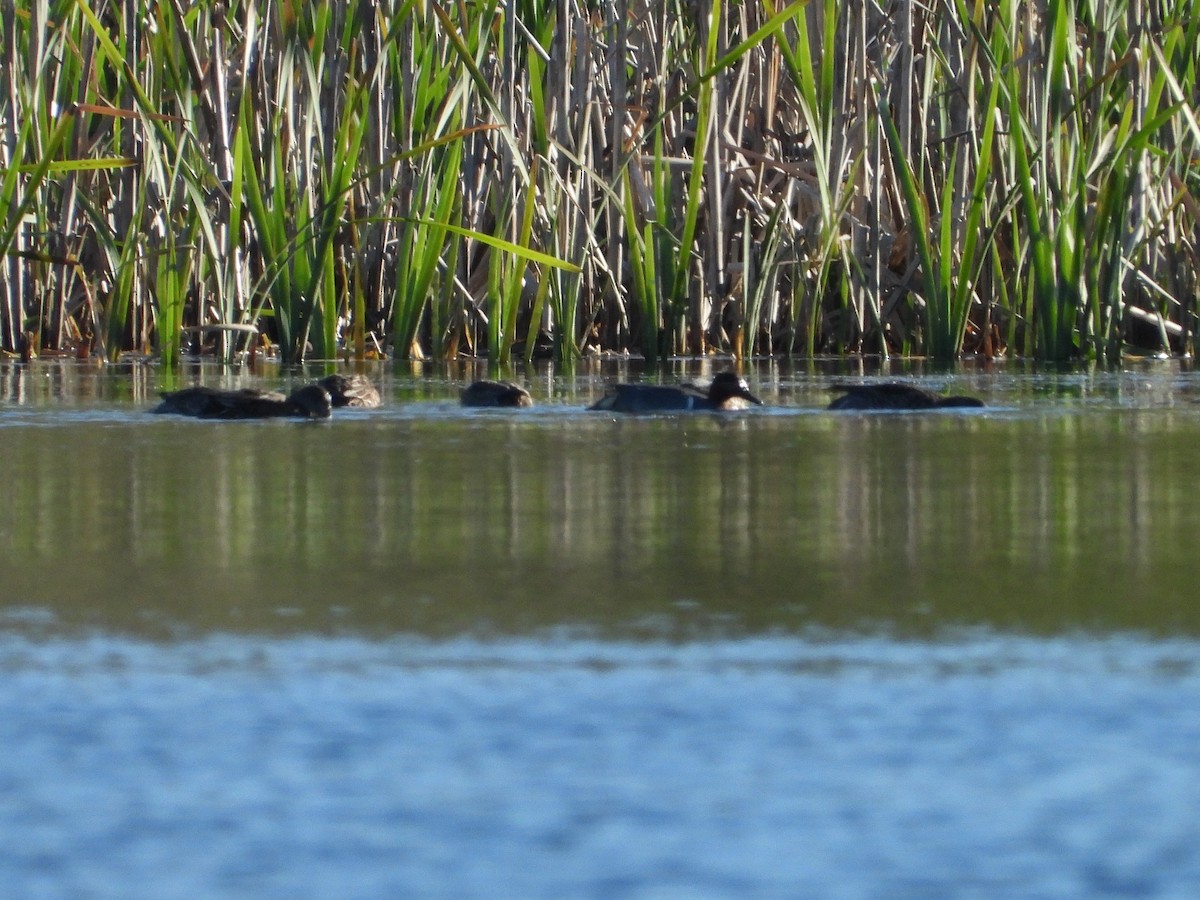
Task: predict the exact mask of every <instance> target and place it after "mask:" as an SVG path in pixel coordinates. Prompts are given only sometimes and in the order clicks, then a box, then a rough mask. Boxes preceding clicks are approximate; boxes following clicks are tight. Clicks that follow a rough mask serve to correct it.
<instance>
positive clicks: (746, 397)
mask: <svg viewBox="0 0 1200 900" xmlns="http://www.w3.org/2000/svg"><path fill="white" fill-rule="evenodd" d="M741 396H742V399H743V400H747V401H749V402H750V403H753V404H754V405H755V406H762V405H763V402H762V401H761V400H759V399H758V398H757V397H755V396H754V395H753V394H752V393H750V392H749V391H742V392H741Z"/></svg>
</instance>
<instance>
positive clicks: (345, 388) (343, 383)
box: [317, 375, 379, 409]
mask: <svg viewBox="0 0 1200 900" xmlns="http://www.w3.org/2000/svg"><path fill="white" fill-rule="evenodd" d="M317 384H319V385H320V386H321V387H323V388H325V390H327V391H328V392H329V399H330V400H331V401H332V403H333V405H334V406H335V407H338V406H357V407H361V408H363V409H374V408H375V407H377V406H378V405H379V391H378V389H377V388H376V387H375V385H373V384H372V383H371V379H369V378H366V377H364V376H362V375H327V376H326V377H325V378H322V379H321V380H320V381H318V382H317Z"/></svg>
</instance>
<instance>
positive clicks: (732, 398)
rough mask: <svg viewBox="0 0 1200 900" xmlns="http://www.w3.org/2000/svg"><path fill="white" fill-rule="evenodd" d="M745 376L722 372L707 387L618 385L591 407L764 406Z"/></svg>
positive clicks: (638, 409) (660, 409)
mask: <svg viewBox="0 0 1200 900" xmlns="http://www.w3.org/2000/svg"><path fill="white" fill-rule="evenodd" d="M762 405H763V403H762V401H761V400H759V399H758V398H757V397H755V396H754V395H753V394H752V393H750V387H749V385H747V384H746V379H744V378H742V377H741V376H739V375H738V374H737V373H736V372H720V373H718V374H717V375H716V376H715V377H714V378H713V380H712V382H711V383H710V384H709V386H708V388H707V389H703V388H699V387H697V386H696V385H694V384H682V385H680V386H679V387H661V386H659V385H656V384H618V385H614V386H613V387H611V388H609V390H608V393H607V394H605V395H604V396H603V397H601V398H600V399H599V400H597V401H596V402H595V403H593V404H592V405H591V406H589V407H588V409H596V410H607V411H609V412H674V411H677V410H679V411H682V410H716V411H730V410H738V409H749V408H750V407H751V406H762Z"/></svg>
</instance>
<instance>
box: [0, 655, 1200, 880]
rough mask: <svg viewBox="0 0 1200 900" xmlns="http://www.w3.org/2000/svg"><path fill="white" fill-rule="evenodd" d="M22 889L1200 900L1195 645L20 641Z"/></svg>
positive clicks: (2, 870)
mask: <svg viewBox="0 0 1200 900" xmlns="http://www.w3.org/2000/svg"><path fill="white" fill-rule="evenodd" d="M0 685H2V688H0V746H3V747H4V748H5V752H4V754H3V756H0V895H3V896H5V897H29V898H35V897H98V898H101V897H155V898H169V897H197V896H238V897H242V896H254V897H280V898H283V897H288V898H296V897H335V896H336V897H344V898H352V897H364V898H365V897H385V896H388V897H400V896H428V897H473V896H488V897H493V896H510V897H565V896H573V897H663V896H671V897H675V896H683V897H692V896H696V897H700V896H703V897H724V896H728V897H735V896H736V897H785V896H809V897H885V896H886V897H895V896H903V897H907V896H913V897H917V896H919V897H963V896H973V897H989V896H996V897H999V896H1006V897H1011V896H1033V897H1096V896H1138V897H1144V896H1162V897H1172V896H1178V897H1192V896H1197V895H1200V858H1198V857H1197V855H1196V853H1195V848H1196V847H1197V846H1200V813H1198V812H1197V810H1200V759H1198V751H1197V747H1200V717H1198V716H1197V715H1196V714H1195V710H1196V709H1197V708H1198V707H1200V646H1197V644H1196V643H1194V642H1191V641H1184V640H1148V639H1143V638H1140V637H1137V636H1132V635H1130V636H1106V637H1089V636H1086V635H1080V636H1076V637H1056V638H1046V639H1037V638H1030V637H1008V636H1003V635H996V634H988V633H964V634H961V635H957V636H951V637H946V638H943V639H938V640H932V641H914V640H897V639H892V638H888V637H882V636H879V637H870V636H867V637H847V636H844V635H843V636H837V635H832V636H825V637H822V636H820V635H814V636H812V637H795V636H789V637H780V638H771V637H756V638H752V639H746V640H735V639H730V640H714V641H707V642H705V641H697V642H688V643H673V642H667V641H648V642H642V643H622V642H614V641H604V640H592V639H588V638H587V637H586V635H584V636H581V635H578V634H576V635H553V634H551V635H548V636H545V637H543V638H539V639H531V638H521V639H511V640H477V639H469V638H461V639H455V640H448V641H432V640H427V639H418V638H404V637H398V638H396V639H394V640H385V641H371V640H360V639H357V638H349V637H347V638H333V637H331V638H322V637H298V638H297V637H293V638H266V637H264V638H261V639H259V638H254V637H246V636H239V637H222V636H208V637H205V638H201V639H196V640H192V641H186V640H185V641H180V642H170V643H152V642H148V641H141V640H135V639H130V638H123V637H111V636H106V635H102V634H98V635H93V636H82V637H79V636H77V637H71V638H67V637H61V636H56V637H51V638H48V639H39V638H37V637H31V636H29V635H28V634H18V633H15V632H13V633H9V634H8V635H7V636H5V637H4V638H3V639H0Z"/></svg>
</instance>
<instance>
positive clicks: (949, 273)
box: [0, 0, 1200, 364]
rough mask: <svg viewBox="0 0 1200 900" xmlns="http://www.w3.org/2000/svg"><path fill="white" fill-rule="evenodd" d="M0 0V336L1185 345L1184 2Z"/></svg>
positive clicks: (743, 350) (251, 349)
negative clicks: (3, 81) (2, 76)
mask: <svg viewBox="0 0 1200 900" xmlns="http://www.w3.org/2000/svg"><path fill="white" fill-rule="evenodd" d="M0 22H2V25H3V28H2V34H3V44H2V45H0V65H2V66H3V70H4V71H7V72H9V73H11V78H10V80H9V82H8V85H7V87H6V88H5V89H4V90H3V92H2V93H0V345H2V348H3V350H5V351H7V352H9V353H24V354H25V355H29V356H31V355H34V354H38V353H41V354H79V355H85V354H96V355H101V356H104V357H106V358H110V359H115V358H117V357H118V356H120V355H121V354H123V353H136V354H157V355H159V356H160V357H161V358H162V359H163V361H164V362H166V363H168V364H173V363H175V362H177V361H178V360H179V359H180V357H181V355H183V354H187V353H206V354H214V355H216V356H217V357H218V358H221V359H227V360H234V359H235V358H238V357H240V356H242V355H243V354H258V353H263V354H268V353H269V354H275V355H278V356H279V358H281V359H282V360H283V361H284V362H299V361H301V360H303V359H304V358H306V357H308V358H315V359H328V358H333V357H337V356H349V357H354V358H358V359H362V358H364V357H368V356H394V357H436V358H453V357H455V356H458V355H474V356H484V355H486V356H488V357H489V358H491V359H494V360H496V361H498V362H501V363H504V362H508V361H509V360H510V359H519V358H524V359H526V360H529V359H531V358H533V356H534V355H541V354H552V355H553V356H555V357H556V358H558V359H559V360H561V361H563V362H570V361H571V360H573V359H575V358H577V357H578V356H580V355H581V354H590V353H598V352H606V351H616V352H624V351H629V352H633V353H639V354H642V355H644V356H646V357H648V358H651V359H653V358H655V357H658V356H662V355H688V354H704V353H710V352H726V353H732V354H735V355H739V356H740V355H766V354H807V355H816V354H826V353H878V354H885V355H886V354H911V355H925V356H929V357H932V358H934V359H938V360H948V359H951V358H953V357H955V356H958V355H960V354H963V353H979V354H985V355H993V356H995V355H1002V354H1013V355H1022V356H1033V357H1037V358H1042V359H1048V360H1063V359H1072V358H1108V359H1115V358H1119V357H1120V356H1121V355H1122V354H1123V353H1126V352H1129V351H1131V350H1136V351H1137V352H1142V351H1147V350H1149V351H1169V352H1180V353H1191V352H1192V351H1193V349H1194V334H1195V331H1196V325H1197V322H1196V305H1197V303H1196V302H1197V295H1198V291H1200V287H1198V285H1200V255H1198V253H1200V251H1198V248H1197V235H1198V233H1200V231H1198V228H1197V223H1198V220H1200V205H1198V203H1197V199H1196V195H1197V191H1198V188H1200V166H1198V164H1197V161H1198V160H1200V124H1198V122H1197V118H1198V115H1197V112H1198V111H1197V107H1198V106H1200V91H1198V89H1197V68H1198V64H1200V33H1198V32H1200V3H1197V2H1194V0H1177V2H1169V0H1159V2H1139V0H1130V2H1119V0H1118V2H1108V3H1098V2H1095V0H1076V2H1073V3H1068V2H1064V0H1043V2H1039V3H1019V2H1015V0H999V2H989V3H984V2H982V0H978V2H975V3H969V2H967V0H932V2H928V3H924V4H917V3H911V2H904V0H900V2H896V3H891V4H877V3H874V2H867V0H807V2H806V0H800V2H795V3H791V4H787V3H786V2H784V0H763V2H761V3H742V4H729V3H725V2H724V0H662V2H658V3H654V4H648V3H646V2H644V0H623V2H620V3H610V2H589V3H581V2H578V0H560V2H558V3H555V4H548V3H545V2H544V0H518V2H515V3H509V4H500V3H497V2H491V0H460V2H458V3H444V4H439V3H436V2H431V0H407V2H396V0H384V2H379V3H375V2H372V3H367V2H361V0H349V2H346V3H342V4H324V3H312V2H307V0H280V2H275V3H270V2H262V0H252V2H231V3H228V4H222V3H208V2H205V3H199V4H184V3H182V2H181V0H167V2H161V3H132V2H124V3H122V2H110V3H88V2H85V0H70V2H68V0H56V2H46V0H33V2H24V3H13V2H0Z"/></svg>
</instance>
